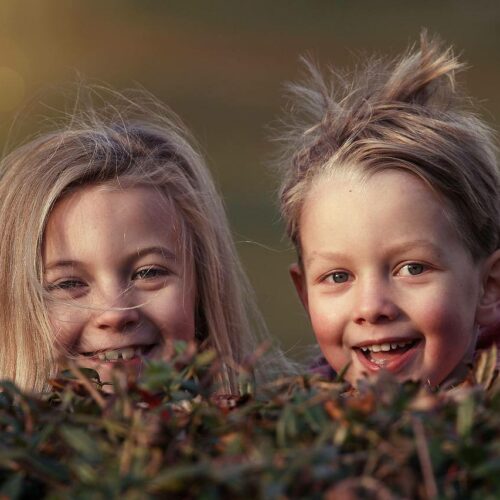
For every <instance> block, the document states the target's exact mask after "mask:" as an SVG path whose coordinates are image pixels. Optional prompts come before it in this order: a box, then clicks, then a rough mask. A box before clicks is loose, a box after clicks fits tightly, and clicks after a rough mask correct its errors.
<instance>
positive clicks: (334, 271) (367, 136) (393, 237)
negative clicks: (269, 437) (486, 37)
mask: <svg viewBox="0 0 500 500" xmlns="http://www.w3.org/2000/svg"><path fill="white" fill-rule="evenodd" d="M309 69H310V71H311V74H312V79H311V82H310V83H308V84H306V85H297V86H294V87H293V90H294V92H295V95H296V98H297V101H298V103H294V104H299V106H298V107H299V109H302V110H303V111H305V114H306V119H305V120H303V119H301V117H300V116H297V115H295V116H292V124H293V125H292V126H291V128H290V129H289V130H288V131H287V133H286V134H285V139H286V140H285V143H286V148H285V154H284V156H283V162H282V163H283V171H284V174H283V183H282V186H281V191H280V201H281V211H282V215H283V217H284V219H285V221H286V224H287V231H288V235H289V236H290V238H291V240H292V241H293V243H294V245H295V248H296V250H297V255H298V261H297V263H296V264H294V265H293V266H292V267H291V270H290V272H291V277H292V279H293V282H294V284H295V287H296V289H297V292H298V294H299V297H300V299H301V301H302V303H303V305H304V307H305V309H306V311H307V312H308V315H309V317H310V320H311V323H312V328H313V330H314V333H315V335H316V338H317V340H318V343H319V346H320V348H321V350H322V352H323V355H324V357H325V358H326V360H327V361H328V363H329V364H330V366H331V367H332V368H333V369H334V370H335V371H337V372H339V371H342V370H344V369H346V370H347V371H346V374H345V376H346V379H347V380H348V381H350V382H351V383H353V384H355V383H356V382H357V381H358V380H359V379H362V378H364V377H366V376H369V375H373V374H376V373H377V372H379V371H380V370H381V369H385V370H388V371H389V372H392V373H394V374H395V375H396V376H397V377H398V378H400V379H408V378H409V379H420V380H423V381H426V382H428V383H429V384H431V385H438V384H442V383H444V382H446V383H451V382H452V381H455V380H456V379H457V378H460V377H461V376H462V373H463V372H462V369H463V367H464V366H465V365H466V364H467V363H468V362H469V361H470V360H471V356H472V353H473V352H474V349H475V346H476V341H477V337H478V333H479V331H480V329H489V328H491V327H492V325H495V324H497V323H498V321H499V320H500V259H499V257H500V251H499V250H498V249H499V246H500V227H499V209H500V199H499V184H500V182H499V172H498V167H497V163H496V158H495V150H494V146H493V142H492V135H491V132H490V130H489V129H488V128H487V127H486V125H485V124H484V123H482V122H481V121H480V120H479V119H478V118H477V117H476V115H475V114H474V113H473V111H471V110H470V109H468V108H467V104H468V100H467V99H466V98H464V97H461V96H460V95H459V93H458V91H457V88H456V84H455V72H456V71H458V70H461V69H462V65H461V64H460V63H459V62H457V60H456V59H455V58H454V57H453V56H452V54H451V51H450V50H447V51H443V50H441V49H440V46H439V44H438V43H437V42H435V41H428V40H427V39H426V37H425V35H424V36H422V40H421V46H420V50H418V51H409V52H408V53H407V54H405V55H404V56H403V57H401V58H400V59H398V60H395V61H393V62H390V63H385V62H383V61H370V62H369V63H368V64H366V65H365V67H364V69H363V70H362V71H360V72H358V73H357V74H356V75H354V77H353V78H352V79H351V78H343V79H340V78H339V79H338V84H339V88H338V89H335V91H336V93H334V92H333V91H332V88H333V87H332V86H330V83H327V82H325V81H324V79H323V78H322V76H321V75H320V73H319V71H317V70H316V69H315V68H314V67H313V66H312V65H309ZM295 109H296V108H295Z"/></svg>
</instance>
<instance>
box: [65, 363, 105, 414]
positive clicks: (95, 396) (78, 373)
mask: <svg viewBox="0 0 500 500" xmlns="http://www.w3.org/2000/svg"><path fill="white" fill-rule="evenodd" d="M68 367H69V369H70V371H71V373H72V374H73V375H74V376H75V377H76V378H77V380H78V381H79V382H80V383H81V384H82V385H83V386H84V387H85V389H87V391H88V392H89V394H90V395H91V396H92V398H93V399H94V401H95V402H96V403H97V404H98V405H99V408H101V410H103V409H104V408H105V407H106V401H105V399H104V398H103V397H102V396H101V395H100V394H99V392H98V391H97V390H96V388H95V387H94V386H93V385H92V384H91V383H90V381H89V379H88V378H87V377H85V375H84V374H83V373H82V371H81V370H80V368H78V366H77V365H76V363H75V362H74V361H72V360H68Z"/></svg>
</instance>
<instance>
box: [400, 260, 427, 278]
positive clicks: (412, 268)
mask: <svg viewBox="0 0 500 500" xmlns="http://www.w3.org/2000/svg"><path fill="white" fill-rule="evenodd" d="M425 270H426V266H425V265H424V264H420V263H418V262H410V263H409V264H405V265H404V266H403V267H402V268H401V269H400V270H399V274H400V275H402V276H417V275H419V274H422V273H423V272H424V271H425Z"/></svg>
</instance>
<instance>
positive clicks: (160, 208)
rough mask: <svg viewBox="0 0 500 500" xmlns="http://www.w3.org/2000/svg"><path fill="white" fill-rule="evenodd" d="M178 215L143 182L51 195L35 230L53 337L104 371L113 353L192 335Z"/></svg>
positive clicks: (142, 354)
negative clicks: (44, 219)
mask: <svg viewBox="0 0 500 500" xmlns="http://www.w3.org/2000/svg"><path fill="white" fill-rule="evenodd" d="M178 231H179V224H178V216H177V214H176V213H175V212H174V211H173V209H172V208H169V207H168V205H167V203H166V202H165V199H164V198H163V197H162V195H161V194H160V193H158V192H157V191H156V190H154V189H152V188H150V187H144V186H142V187H131V188H124V189H118V188H116V189H115V190H110V189H109V188H107V189H106V188H103V187H102V186H89V187H85V188H82V189H80V190H78V191H76V192H75V193H73V194H71V195H69V196H67V197H65V198H63V199H62V200H61V201H59V202H58V203H57V204H56V206H55V208H54V210H53V211H52V213H51V215H50V217H49V220H48V224H47V229H46V231H45V235H44V245H43V266H44V284H45V288H46V290H47V292H48V295H49V300H48V308H49V318H50V321H51V324H52V327H53V329H54V334H55V337H56V343H57V344H58V345H59V346H61V347H62V348H63V349H64V352H69V353H70V354H71V355H72V356H74V357H76V358H77V359H78V361H79V363H80V364H81V365H82V366H86V367H91V368H94V369H96V370H97V371H98V372H99V375H100V377H101V379H102V380H104V381H106V380H110V370H111V368H112V366H113V365H114V364H116V363H117V362H120V363H126V364H128V365H131V366H136V367H140V365H141V362H142V361H141V360H142V358H161V357H162V356H163V355H164V354H165V350H166V349H167V347H166V343H165V340H167V339H182V340H192V339H194V332H195V321H194V318H195V296H196V287H195V280H194V264H193V262H192V261H191V260H188V261H187V262H186V261H184V258H183V257H184V256H183V253H182V252H181V248H180V244H179V243H180V242H179V238H178Z"/></svg>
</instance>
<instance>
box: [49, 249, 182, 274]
mask: <svg viewBox="0 0 500 500" xmlns="http://www.w3.org/2000/svg"><path fill="white" fill-rule="evenodd" d="M151 254H154V255H160V256H161V257H164V258H166V259H168V260H176V259H177V257H176V255H175V253H174V252H172V251H171V250H169V249H168V248H166V247H162V246H151V247H144V248H138V249H137V251H136V252H134V253H133V254H131V255H130V258H129V259H130V260H133V259H134V258H136V257H143V256H145V255H151ZM79 264H81V262H80V261H78V260H72V259H61V260H56V261H54V262H49V263H48V264H47V265H46V266H45V271H48V270H51V269H56V268H61V267H63V268H64V267H76V266H78V265H79Z"/></svg>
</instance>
